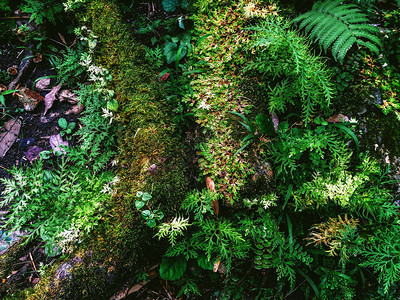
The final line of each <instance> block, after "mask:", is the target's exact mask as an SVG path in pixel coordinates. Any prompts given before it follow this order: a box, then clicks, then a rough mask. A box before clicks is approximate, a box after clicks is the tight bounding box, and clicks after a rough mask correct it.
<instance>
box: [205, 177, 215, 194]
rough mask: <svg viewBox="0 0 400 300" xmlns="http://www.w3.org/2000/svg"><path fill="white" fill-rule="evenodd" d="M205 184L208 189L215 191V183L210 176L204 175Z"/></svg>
mask: <svg viewBox="0 0 400 300" xmlns="http://www.w3.org/2000/svg"><path fill="white" fill-rule="evenodd" d="M206 186H207V189H209V190H210V191H213V192H215V184H214V181H213V180H212V179H211V177H206Z"/></svg>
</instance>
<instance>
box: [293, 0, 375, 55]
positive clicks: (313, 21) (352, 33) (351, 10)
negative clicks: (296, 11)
mask: <svg viewBox="0 0 400 300" xmlns="http://www.w3.org/2000/svg"><path fill="white" fill-rule="evenodd" d="M293 21H294V22H298V23H299V27H300V29H304V31H305V32H306V33H307V34H309V35H310V38H311V39H313V40H314V41H316V42H318V43H319V44H320V45H321V47H322V48H323V49H324V50H325V52H326V51H328V49H329V48H331V51H332V55H333V57H334V58H335V59H336V60H338V61H340V62H343V59H344V57H345V56H346V53H347V51H348V50H349V49H350V48H351V47H352V46H353V45H354V44H357V45H358V46H364V47H366V48H368V49H370V50H371V51H372V52H374V53H376V54H379V48H380V47H381V45H382V42H381V40H380V39H379V37H378V36H377V34H378V33H379V29H378V28H376V27H375V26H373V25H371V24H368V22H369V20H368V18H367V16H366V14H364V13H363V12H362V11H361V10H359V9H358V8H357V6H356V5H353V4H342V0H333V1H332V0H325V1H324V2H322V1H318V2H316V3H315V4H314V6H313V7H312V9H311V11H309V12H306V13H304V14H302V15H300V16H298V17H297V18H295V19H294V20H293Z"/></svg>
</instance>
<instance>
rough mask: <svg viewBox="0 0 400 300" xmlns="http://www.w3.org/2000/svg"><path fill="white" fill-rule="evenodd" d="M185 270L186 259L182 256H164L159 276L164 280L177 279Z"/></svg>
mask: <svg viewBox="0 0 400 300" xmlns="http://www.w3.org/2000/svg"><path fill="white" fill-rule="evenodd" d="M185 270H186V259H185V258H184V257H183V256H178V257H174V258H170V257H164V258H163V259H162V262H161V265H160V277H161V278H162V279H164V280H177V279H179V278H181V276H182V275H183V273H185Z"/></svg>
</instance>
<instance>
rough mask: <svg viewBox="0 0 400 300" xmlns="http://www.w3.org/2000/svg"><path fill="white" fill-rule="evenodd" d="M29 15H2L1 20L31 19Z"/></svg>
mask: <svg viewBox="0 0 400 300" xmlns="http://www.w3.org/2000/svg"><path fill="white" fill-rule="evenodd" d="M30 18H31V17H29V16H20V17H1V18H0V20H13V19H30Z"/></svg>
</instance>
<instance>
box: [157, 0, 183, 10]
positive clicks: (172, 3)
mask: <svg viewBox="0 0 400 300" xmlns="http://www.w3.org/2000/svg"><path fill="white" fill-rule="evenodd" d="M161 3H162V6H163V8H164V10H165V11H166V12H172V11H174V10H175V9H176V7H177V6H178V5H179V0H163V1H162V2H161Z"/></svg>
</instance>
